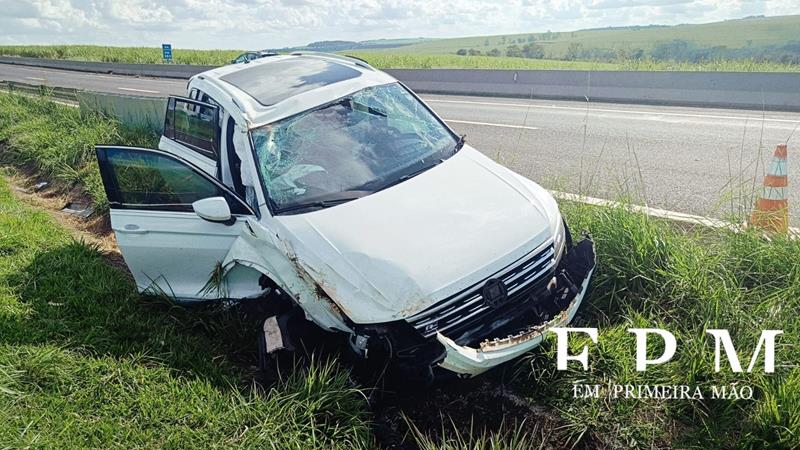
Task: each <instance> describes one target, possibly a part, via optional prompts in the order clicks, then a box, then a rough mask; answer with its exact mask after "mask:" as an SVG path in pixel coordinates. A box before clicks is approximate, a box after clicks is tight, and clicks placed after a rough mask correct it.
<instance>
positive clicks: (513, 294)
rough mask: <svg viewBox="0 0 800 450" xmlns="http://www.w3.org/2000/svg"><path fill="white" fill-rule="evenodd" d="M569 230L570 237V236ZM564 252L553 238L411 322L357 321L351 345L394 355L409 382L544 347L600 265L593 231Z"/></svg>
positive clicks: (470, 372) (482, 367)
mask: <svg viewBox="0 0 800 450" xmlns="http://www.w3.org/2000/svg"><path fill="white" fill-rule="evenodd" d="M567 236H569V235H568V234H567ZM566 241H567V242H566V243H565V244H564V245H565V247H566V248H565V252H564V253H563V254H561V252H559V251H558V249H557V248H556V247H555V245H554V242H553V241H552V240H551V241H550V242H549V243H547V244H545V245H543V246H541V247H539V248H538V249H536V250H535V251H533V252H531V253H529V254H528V255H527V256H525V257H524V258H522V259H520V260H518V261H517V262H515V263H513V264H511V265H509V266H508V267H506V268H504V269H502V270H500V271H499V272H497V273H495V274H494V275H493V276H491V277H489V278H488V279H486V280H483V281H482V282H480V283H478V284H475V285H473V286H470V287H468V288H466V289H464V290H462V291H461V292H458V293H456V294H454V295H452V296H450V297H448V298H446V299H444V300H442V301H440V302H437V303H436V304H434V305H432V306H431V307H429V308H427V309H425V310H424V311H421V312H419V313H417V314H415V315H413V316H411V317H409V318H407V319H406V320H401V321H397V322H392V323H385V324H373V325H368V326H358V325H356V326H355V327H354V331H355V334H354V336H353V337H352V339H351V346H352V348H353V349H354V350H355V351H356V352H357V353H358V354H359V355H360V356H362V357H364V358H373V357H375V353H379V354H381V355H380V357H381V358H385V357H388V359H389V360H390V364H391V365H392V366H393V368H394V369H395V371H396V372H398V373H401V374H402V377H403V379H404V380H406V381H409V382H415V383H430V382H432V381H433V380H434V379H435V378H436V377H437V373H441V372H442V370H444V371H445V373H446V372H449V373H450V374H453V373H454V374H456V375H458V376H462V377H470V376H474V375H478V374H480V373H482V372H484V371H486V370H489V369H491V368H492V367H495V366H497V365H499V364H502V363H504V362H506V361H509V360H512V359H514V358H516V357H518V356H520V355H521V354H523V353H525V352H527V351H529V350H531V349H532V348H534V347H536V346H538V345H539V344H540V343H541V342H542V340H543V337H544V334H545V333H546V332H547V330H548V329H550V328H553V327H558V326H563V325H565V324H567V323H569V322H570V321H571V320H572V319H573V317H574V316H575V313H576V311H577V309H578V307H579V306H580V304H581V302H582V300H583V297H584V295H585V293H586V290H587V287H588V284H589V280H590V278H591V276H592V273H593V271H594V267H595V252H594V243H593V242H592V240H591V238H590V237H588V236H587V237H586V238H585V239H584V240H582V241H581V242H579V243H577V244H576V245H573V244H572V242H571V239H569V237H567V239H566Z"/></svg>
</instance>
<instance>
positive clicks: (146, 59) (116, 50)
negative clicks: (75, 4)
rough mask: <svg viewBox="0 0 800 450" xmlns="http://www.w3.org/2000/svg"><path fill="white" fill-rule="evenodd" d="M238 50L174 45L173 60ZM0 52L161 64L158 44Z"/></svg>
mask: <svg viewBox="0 0 800 450" xmlns="http://www.w3.org/2000/svg"><path fill="white" fill-rule="evenodd" d="M241 53H242V51H241V50H193V49H183V48H178V47H175V48H173V52H172V55H173V56H172V58H173V63H175V64H198V65H220V66H221V65H225V64H228V63H230V62H231V60H232V59H233V58H236V56H238V55H239V54H241ZM0 55H3V56H21V57H28V58H45V59H69V60H75V61H98V62H109V63H131V64H161V63H163V62H164V60H163V59H162V56H163V54H162V51H161V49H160V48H158V47H111V46H104V45H5V46H0Z"/></svg>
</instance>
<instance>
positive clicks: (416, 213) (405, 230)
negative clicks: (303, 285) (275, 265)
mask: <svg viewBox="0 0 800 450" xmlns="http://www.w3.org/2000/svg"><path fill="white" fill-rule="evenodd" d="M277 219H278V221H279V222H280V223H281V224H283V226H284V227H285V228H286V231H287V233H288V235H287V236H285V241H286V242H287V243H288V244H289V246H290V247H291V249H292V251H293V252H294V253H295V255H294V256H295V257H296V258H297V261H298V262H299V263H300V264H301V266H302V267H303V268H304V269H305V270H306V271H308V273H309V274H310V275H311V277H312V278H314V281H316V282H317V284H319V285H320V287H321V288H322V289H323V290H324V291H325V292H326V293H327V294H328V296H330V297H331V298H332V299H333V300H334V301H335V302H336V303H337V305H338V306H339V307H340V308H341V309H342V310H343V312H344V313H345V314H347V316H348V317H349V318H350V320H352V321H354V322H356V323H377V322H388V321H392V320H398V319H402V318H405V317H408V316H411V315H413V314H414V313H416V312H419V311H421V310H423V309H425V308H427V307H428V306H430V305H432V304H433V303H436V302H437V301H439V300H441V299H443V298H446V297H448V296H449V295H452V294H453V293H456V292H458V291H460V290H462V289H464V288H466V287H469V286H471V285H473V284H475V283H478V282H480V281H482V280H484V279H486V278H487V277H489V276H490V275H492V274H493V273H495V272H497V271H498V270H500V269H501V268H502V267H504V266H506V265H508V264H510V263H511V262H513V261H515V260H517V259H518V258H520V257H522V256H524V255H525V254H527V253H528V252H530V251H532V250H533V249H535V248H536V247H538V246H539V245H541V244H543V243H544V242H546V241H547V240H548V239H550V237H551V236H552V233H553V231H554V230H555V229H556V224H557V221H558V220H561V219H560V215H559V213H558V207H557V205H556V203H555V200H553V198H552V197H551V196H550V194H549V193H547V191H545V190H544V189H542V188H541V187H539V186H538V185H536V184H535V183H533V182H531V181H529V180H526V179H525V178H523V177H521V176H519V175H517V174H515V173H514V172H511V171H510V170H508V169H506V168H504V167H502V166H500V165H499V164H497V163H495V162H493V161H492V160H490V159H489V158H487V157H485V156H484V155H482V154H481V153H479V152H478V151H476V150H474V149H472V148H470V147H468V146H465V147H464V148H463V149H462V150H461V151H460V152H459V153H457V154H456V155H454V156H453V157H451V158H450V159H448V160H446V161H445V162H443V163H442V164H440V165H439V166H437V167H434V168H433V169H430V170H428V171H426V172H424V173H422V174H420V175H418V176H416V177H414V178H412V179H410V180H408V181H406V182H403V183H400V184H398V185H396V186H393V187H391V188H389V189H386V190H384V191H380V192H377V193H375V194H372V195H369V196H367V197H364V198H361V199H358V200H354V201H351V202H348V203H344V204H341V205H338V206H335V207H331V208H327V209H323V210H318V211H313V212H309V213H305V214H298V215H290V216H279V217H278V218H277Z"/></svg>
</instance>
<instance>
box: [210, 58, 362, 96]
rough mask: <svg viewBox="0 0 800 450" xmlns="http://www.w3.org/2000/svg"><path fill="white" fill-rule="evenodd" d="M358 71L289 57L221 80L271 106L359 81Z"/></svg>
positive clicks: (359, 73)
mask: <svg viewBox="0 0 800 450" xmlns="http://www.w3.org/2000/svg"><path fill="white" fill-rule="evenodd" d="M359 75H361V72H359V71H358V70H356V69H353V68H352V67H347V66H345V65H343V64H337V63H335V62H331V61H325V60H322V59H312V58H289V59H282V60H280V61H272V62H270V63H268V64H258V65H254V66H253V67H249V68H247V69H242V70H237V71H236V72H233V73H230V74H228V75H225V76H223V77H222V78H221V79H222V81H225V82H227V83H230V84H232V85H234V86H236V87H237V88H239V89H241V90H242V91H244V92H246V93H247V94H248V95H250V96H251V97H253V98H254V99H256V101H257V102H258V103H261V104H262V105H264V106H272V105H274V104H276V103H279V102H281V101H283V100H286V99H287V98H290V97H294V96H295V95H297V94H301V93H303V92H306V91H310V90H312V89H316V88H318V87H323V86H327V85H329V84H334V83H338V82H340V81H344V80H349V79H351V78H356V77H358V76H359Z"/></svg>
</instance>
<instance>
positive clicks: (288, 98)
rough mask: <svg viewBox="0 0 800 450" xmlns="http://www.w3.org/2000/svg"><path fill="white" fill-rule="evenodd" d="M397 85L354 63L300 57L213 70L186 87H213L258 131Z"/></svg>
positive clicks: (320, 56)
mask: <svg viewBox="0 0 800 450" xmlns="http://www.w3.org/2000/svg"><path fill="white" fill-rule="evenodd" d="M396 81H397V80H395V79H394V78H392V77H391V76H389V75H388V74H386V73H384V72H381V71H379V70H376V69H374V68H372V67H371V66H369V64H367V63H365V62H363V61H361V60H358V59H355V58H349V57H344V56H340V55H332V54H316V53H314V54H306V53H304V54H291V55H279V56H273V57H269V58H261V59H256V60H253V61H250V62H249V63H247V64H232V65H227V66H223V67H218V68H215V69H212V70H209V71H207V72H203V73H200V74H198V75H195V77H193V78H192V80H191V81H190V85H192V87H195V85H198V84H205V83H209V84H214V85H215V87H216V88H218V89H219V90H222V91H224V92H226V93H228V94H229V95H231V97H232V100H233V103H235V104H236V105H238V106H240V108H241V109H242V113H243V114H244V115H245V116H246V118H247V119H248V121H249V122H250V126H259V125H263V124H266V123H270V122H273V121H275V120H279V119H281V118H284V117H288V116H291V115H294V114H297V113H299V112H302V111H305V110H308V109H311V108H314V107H316V106H319V105H323V104H326V103H329V102H331V101H334V100H336V99H339V98H341V97H344V96H346V95H348V94H352V93H353V92H356V91H359V90H361V89H364V88H366V87H370V86H377V85H382V84H388V83H393V82H396ZM196 87H200V88H201V90H202V87H201V86H196Z"/></svg>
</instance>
